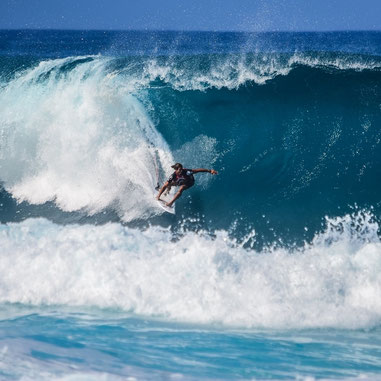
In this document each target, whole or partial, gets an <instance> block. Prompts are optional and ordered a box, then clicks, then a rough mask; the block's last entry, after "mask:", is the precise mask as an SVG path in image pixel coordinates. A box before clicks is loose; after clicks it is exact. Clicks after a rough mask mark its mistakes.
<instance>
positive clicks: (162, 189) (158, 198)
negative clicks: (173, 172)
mask: <svg viewBox="0 0 381 381" xmlns="http://www.w3.org/2000/svg"><path fill="white" fill-rule="evenodd" d="M168 186H169V183H168V181H167V182H166V183H165V184H164V185H163V187H162V188H161V189H160V191H159V194H158V195H157V196H156V200H160V196H161V195H162V194H163V192H164V191H165V189H166V188H167V187H168Z"/></svg>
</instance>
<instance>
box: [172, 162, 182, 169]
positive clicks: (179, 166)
mask: <svg viewBox="0 0 381 381" xmlns="http://www.w3.org/2000/svg"><path fill="white" fill-rule="evenodd" d="M172 168H173V169H179V168H183V165H182V164H180V163H176V164H173V165H172Z"/></svg>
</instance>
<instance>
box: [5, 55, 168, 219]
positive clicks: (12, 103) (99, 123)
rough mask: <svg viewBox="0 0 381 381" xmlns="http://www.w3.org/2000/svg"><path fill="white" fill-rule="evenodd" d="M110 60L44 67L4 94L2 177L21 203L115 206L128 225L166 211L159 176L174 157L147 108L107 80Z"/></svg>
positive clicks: (68, 60)
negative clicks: (156, 197) (160, 202)
mask: <svg viewBox="0 0 381 381" xmlns="http://www.w3.org/2000/svg"><path fill="white" fill-rule="evenodd" d="M80 60H82V62H81V63H78V61H80ZM109 61H110V59H105V58H102V57H93V58H91V57H87V58H81V57H77V58H65V59H62V60H52V61H45V62H41V63H40V64H39V65H38V66H37V67H35V68H32V69H30V70H28V71H26V72H24V73H22V74H20V75H19V76H18V77H17V78H15V79H14V80H12V81H11V82H9V83H8V84H7V85H6V86H5V87H4V88H3V89H2V90H1V91H0V104H1V105H2V108H1V111H0V137H1V139H0V144H1V151H0V178H1V180H2V181H3V184H4V186H5V188H6V189H7V190H8V191H9V192H10V193H11V194H12V195H13V196H14V197H15V198H16V199H17V200H18V201H28V202H29V203H33V204H42V203H45V202H47V201H54V202H55V203H56V204H57V205H58V206H59V207H60V208H61V209H62V210H64V211H74V210H81V209H83V210H85V211H86V212H87V213H90V214H92V213H96V212H99V211H101V210H102V209H104V208H106V207H108V208H111V207H112V208H114V209H115V210H116V211H117V212H118V213H119V215H120V216H121V217H122V218H123V219H124V220H126V221H129V220H132V219H135V218H142V217H146V216H149V215H152V214H155V213H160V209H158V208H157V207H156V203H155V202H154V201H153V189H154V187H155V185H156V171H157V170H162V171H163V172H164V173H165V172H166V171H168V168H170V164H172V163H173V159H172V155H171V153H170V150H169V148H168V145H167V144H166V142H165V141H164V139H163V137H162V136H161V135H160V133H159V132H158V131H157V130H156V129H155V126H154V124H153V122H152V121H151V119H150V118H149V116H148V114H147V112H146V110H145V109H144V107H143V105H142V104H141V103H140V102H139V101H138V100H137V98H136V97H134V96H133V95H132V94H131V93H130V92H128V91H127V90H126V88H125V87H123V88H122V87H121V86H119V84H118V82H117V81H114V80H113V78H112V76H107V75H106V74H107V70H106V67H107V64H108V63H109ZM68 65H76V66H74V67H73V68H71V69H70V70H68V69H65V67H67V66H68ZM163 168H164V169H163ZM166 174H168V173H166ZM141 201H143V202H141Z"/></svg>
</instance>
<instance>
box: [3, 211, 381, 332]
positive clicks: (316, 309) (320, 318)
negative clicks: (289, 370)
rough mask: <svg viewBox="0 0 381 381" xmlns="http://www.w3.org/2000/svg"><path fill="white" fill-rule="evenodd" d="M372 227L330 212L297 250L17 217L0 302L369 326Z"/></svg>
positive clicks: (7, 237) (380, 306) (378, 315)
mask: <svg viewBox="0 0 381 381" xmlns="http://www.w3.org/2000/svg"><path fill="white" fill-rule="evenodd" d="M377 229H378V224H377V223H375V222H374V221H373V220H372V216H371V215H369V214H366V213H364V214H359V215H354V216H344V217H340V218H339V217H338V218H336V219H332V220H327V229H326V230H325V231H324V232H322V233H319V234H316V237H315V239H314V240H313V242H312V243H311V244H306V245H305V247H304V248H302V249H300V250H298V251H290V250H287V249H285V248H284V249H279V248H278V249H276V248H273V249H268V250H266V251H263V252H255V251H252V250H246V249H244V248H243V247H242V245H239V244H237V243H236V242H234V241H232V240H231V239H230V238H229V237H228V233H227V232H225V231H219V232H216V238H215V239H212V238H211V237H210V236H208V235H199V234H196V233H192V232H188V233H186V234H184V235H183V237H182V238H180V239H179V240H178V241H173V237H172V234H171V233H170V232H169V231H167V230H163V229H160V228H153V227H152V228H149V229H148V230H146V231H139V230H134V229H130V228H127V227H122V226H121V225H119V224H108V225H105V226H102V227H96V226H89V225H82V226H57V225H55V224H53V223H51V222H48V221H46V220H42V219H37V220H27V221H25V222H23V223H21V224H9V225H2V226H1V228H0V239H1V243H2V250H1V253H0V302H1V303H5V302H10V303H26V304H32V305H40V304H45V305H69V306H97V307H101V308H104V307H112V308H120V309H122V310H125V311H130V312H133V313H136V314H142V315H148V316H161V317H164V318H166V319H170V320H179V321H190V322H195V323H220V324H225V325H230V326H243V327H265V328H287V327H288V328H290V327H294V328H306V327H335V328H362V327H367V328H369V327H373V326H375V325H378V324H380V321H381V298H380V295H381V280H380V279H381V278H380V273H381V266H380V263H381V243H380V241H379V239H378V237H377ZM10 269H11V270H10Z"/></svg>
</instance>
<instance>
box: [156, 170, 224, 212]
mask: <svg viewBox="0 0 381 381" xmlns="http://www.w3.org/2000/svg"><path fill="white" fill-rule="evenodd" d="M172 168H173V169H174V170H175V172H173V173H172V175H171V176H170V177H169V179H168V180H167V181H166V182H165V183H164V185H163V186H162V188H161V189H160V191H159V194H158V195H157V197H156V199H157V200H160V196H161V195H162V194H163V192H164V191H165V190H167V191H168V192H169V190H170V189H171V187H172V186H177V187H180V188H179V190H178V191H177V193H176V194H175V197H173V199H172V200H171V201H170V202H167V203H166V205H167V206H169V207H171V206H172V205H173V203H174V202H175V201H176V200H177V199H178V198H179V197H180V196H181V194H182V193H183V192H184V191H185V189H189V188H190V187H192V186H193V185H194V177H193V174H194V173H199V172H208V173H211V174H212V175H217V174H218V172H217V171H215V170H214V169H204V168H198V169H186V168H183V165H182V164H180V163H176V164H174V165H172Z"/></svg>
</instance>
